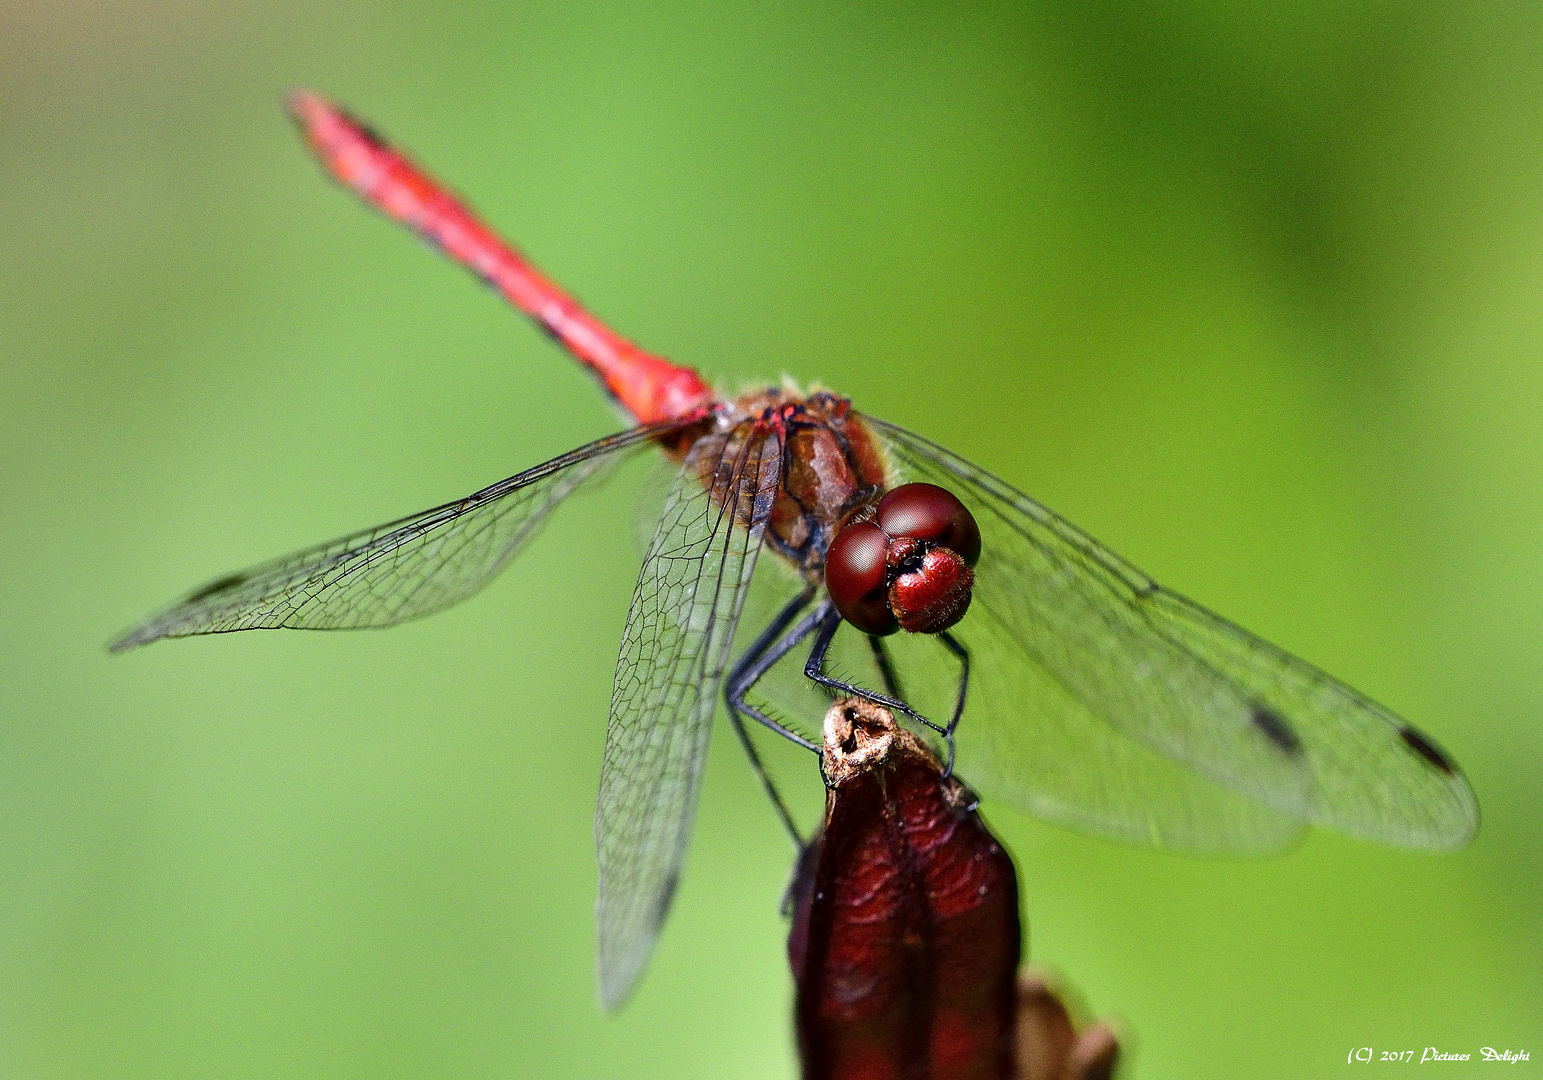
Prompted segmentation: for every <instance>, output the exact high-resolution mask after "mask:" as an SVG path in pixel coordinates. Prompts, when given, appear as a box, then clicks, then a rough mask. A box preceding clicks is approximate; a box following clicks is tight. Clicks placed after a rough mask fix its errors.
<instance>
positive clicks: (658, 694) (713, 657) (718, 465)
mask: <svg viewBox="0 0 1543 1080" xmlns="http://www.w3.org/2000/svg"><path fill="white" fill-rule="evenodd" d="M781 460H782V445H781V442H780V440H779V439H778V438H777V437H776V436H775V435H774V434H770V433H767V432H765V431H760V430H758V429H757V428H756V426H755V425H754V424H752V423H746V424H741V425H740V426H739V427H737V428H735V429H733V430H732V431H730V432H727V433H725V434H722V435H715V436H709V437H706V438H702V439H699V440H698V441H697V443H696V445H695V446H694V447H693V448H692V450H691V452H690V453H689V454H688V455H687V458H686V461H685V463H684V464H683V465H682V467H681V469H680V472H679V473H678V474H677V475H676V478H675V483H674V485H673V486H672V488H671V489H670V493H669V495H668V497H667V498H666V500H665V506H664V514H663V517H662V518H661V519H660V521H659V526H658V528H657V529H656V530H655V532H654V539H653V543H652V544H651V545H650V546H649V550H648V554H647V556H646V557H645V558H644V561H643V569H642V572H641V573H640V574H639V575H638V584H637V589H636V590H635V591H634V593H633V596H632V609H631V610H630V611H629V612H628V615H627V629H626V632H625V633H624V635H623V637H622V647H621V657H620V659H619V660H618V661H617V665H616V682H615V685H614V688H613V690H612V693H611V720H610V725H609V727H608V728H607V731H606V740H605V762H604V765H603V766H602V768H601V771H600V800H599V806H598V808H597V809H596V811H595V841H596V845H597V847H598V849H599V860H600V895H599V900H598V902H597V904H596V915H597V917H598V921H599V939H600V996H601V1000H602V1002H603V1003H604V1004H605V1006H606V1007H607V1008H613V1009H614V1008H616V1007H617V1006H618V1005H620V1004H621V1003H622V1001H623V1000H624V999H625V998H626V997H627V995H628V993H630V992H631V990H632V987H633V986H634V984H635V983H636V982H637V979H638V976H639V975H640V974H641V973H642V970H643V967H644V965H645V964H646V963H647V961H648V957H649V954H650V953H651V952H652V951H653V947H654V942H655V941H656V940H657V939H658V936H659V930H660V926H661V925H662V923H663V921H664V916H665V913H666V912H667V911H668V909H669V906H670V900H671V898H672V896H673V894H674V890H675V883H676V881H677V879H678V877H679V875H680V868H681V863H682V861H683V860H684V858H685V853H686V845H687V843H688V841H689V839H690V835H691V821H692V815H693V814H694V813H695V810H696V799H697V790H698V786H699V782H700V779H701V772H702V765H703V763H704V761H705V759H706V755H707V737H708V734H709V731H710V729H711V722H712V716H713V710H714V708H715V707H716V705H717V702H718V692H719V688H720V685H721V683H722V679H723V669H724V665H725V663H726V662H727V660H728V657H729V651H730V643H731V642H732V641H733V639H734V627H735V624H736V623H737V622H738V619H739V614H740V609H741V605H742V604H743V601H744V595H745V591H746V590H745V586H746V584H747V583H748V582H749V580H750V577H751V574H752V571H753V570H754V568H755V558H756V555H757V553H758V552H759V550H760V547H761V536H762V533H763V532H764V529H765V524H766V518H767V516H768V514H770V512H771V504H772V499H773V498H774V496H775V495H776V492H777V485H778V483H779V481H780V477H781Z"/></svg>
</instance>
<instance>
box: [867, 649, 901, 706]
mask: <svg viewBox="0 0 1543 1080" xmlns="http://www.w3.org/2000/svg"><path fill="white" fill-rule="evenodd" d="M868 648H870V649H872V650H873V662H874V664H875V665H877V667H878V669H879V676H880V677H881V678H882V679H883V680H884V692H885V693H886V694H888V695H889V696H890V697H892V698H899V697H904V696H905V695H904V694H902V693H901V692H900V676H899V675H898V674H897V673H896V672H895V665H894V664H893V663H892V662H891V661H890V658H889V650H888V649H886V648H885V647H884V639H883V638H881V637H874V636H873V635H872V634H869V635H868Z"/></svg>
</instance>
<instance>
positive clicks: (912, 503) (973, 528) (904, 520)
mask: <svg viewBox="0 0 1543 1080" xmlns="http://www.w3.org/2000/svg"><path fill="white" fill-rule="evenodd" d="M873 520H874V521H875V522H876V523H877V524H878V526H879V528H881V529H883V530H884V531H885V532H886V533H888V534H889V535H890V536H893V537H901V536H908V537H911V538H912V539H915V540H926V541H928V542H929V543H933V544H937V545H939V546H940V547H946V548H950V549H952V550H953V551H956V552H958V554H959V557H960V558H961V559H963V560H964V561H965V562H966V563H968V564H969V565H970V566H974V565H975V561H976V560H977V559H979V558H980V528H979V527H978V526H977V525H976V524H975V518H974V516H973V515H971V513H970V511H969V510H968V509H967V508H966V507H965V505H964V503H962V502H960V501H959V500H958V499H957V498H955V497H954V494H953V492H950V491H946V490H944V489H943V488H940V487H938V486H937V485H936V484H902V485H901V486H900V487H897V488H896V489H895V490H893V491H891V492H889V493H888V494H887V495H885V496H884V497H883V498H882V499H880V500H879V505H878V510H877V511H876V513H875V514H874V518H873Z"/></svg>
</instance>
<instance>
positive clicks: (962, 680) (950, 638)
mask: <svg viewBox="0 0 1543 1080" xmlns="http://www.w3.org/2000/svg"><path fill="white" fill-rule="evenodd" d="M938 640H939V641H941V642H942V643H943V644H944V646H945V647H946V648H947V649H948V651H949V652H951V653H953V654H954V655H955V656H957V657H958V658H959V695H958V697H956V698H955V699H954V715H953V719H951V720H949V722H948V730H947V731H946V732H944V733H943V739H944V741H945V742H947V743H948V766H947V767H946V768H945V769H944V770H943V779H945V780H947V779H948V778H949V777H950V776H952V775H953V773H954V731H955V729H956V728H958V727H959V721H960V720H961V719H962V718H963V717H964V699H965V695H966V694H967V693H968V692H969V689H970V654H969V652H968V651H967V650H966V649H965V647H964V646H963V645H961V644H959V642H958V641H957V640H955V638H954V635H952V634H950V633H949V632H948V631H946V630H944V631H942V632H941V633H939V634H938Z"/></svg>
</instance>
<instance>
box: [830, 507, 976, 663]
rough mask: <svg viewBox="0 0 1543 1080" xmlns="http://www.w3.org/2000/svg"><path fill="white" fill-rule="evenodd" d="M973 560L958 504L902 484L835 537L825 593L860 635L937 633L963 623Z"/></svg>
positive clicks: (967, 520)
mask: <svg viewBox="0 0 1543 1080" xmlns="http://www.w3.org/2000/svg"><path fill="white" fill-rule="evenodd" d="M979 558H980V528H979V526H977V525H976V524H975V518H974V517H973V516H972V515H971V514H970V511H969V510H968V509H966V508H965V505H964V503H962V502H960V501H959V500H958V499H957V498H955V497H954V495H953V494H952V493H950V492H948V491H945V490H944V489H943V488H940V487H937V486H936V485H934V484H903V485H901V486H900V487H897V488H895V489H894V490H893V491H891V492H889V493H888V494H886V495H885V496H884V497H883V498H882V499H880V500H879V501H878V502H877V503H876V504H875V505H874V506H873V507H872V508H871V510H870V511H869V512H867V513H865V514H862V515H859V516H857V517H855V518H854V519H853V520H852V521H851V522H850V523H848V524H847V526H846V527H845V528H844V529H842V530H841V531H840V532H839V533H837V534H836V538H835V539H834V540H832V541H831V545H830V550H829V551H828V552H826V554H825V587H826V589H827V590H828V591H829V592H830V598H831V601H832V602H833V603H834V604H835V605H836V610H837V611H839V612H841V617H842V618H844V619H846V621H847V622H849V623H851V624H852V625H853V626H855V627H857V629H859V630H861V631H863V633H865V634H875V635H884V634H893V633H894V632H895V631H896V630H908V631H910V632H911V633H915V634H936V633H939V632H940V631H943V630H947V629H948V628H949V627H950V626H953V625H954V624H955V623H957V622H958V621H959V620H960V619H962V618H964V613H965V612H966V611H967V610H968V609H969V607H970V590H971V589H972V588H973V587H974V584H975V571H974V570H973V569H971V568H972V567H973V566H974V565H975V561H976V560H977V559H979Z"/></svg>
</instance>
